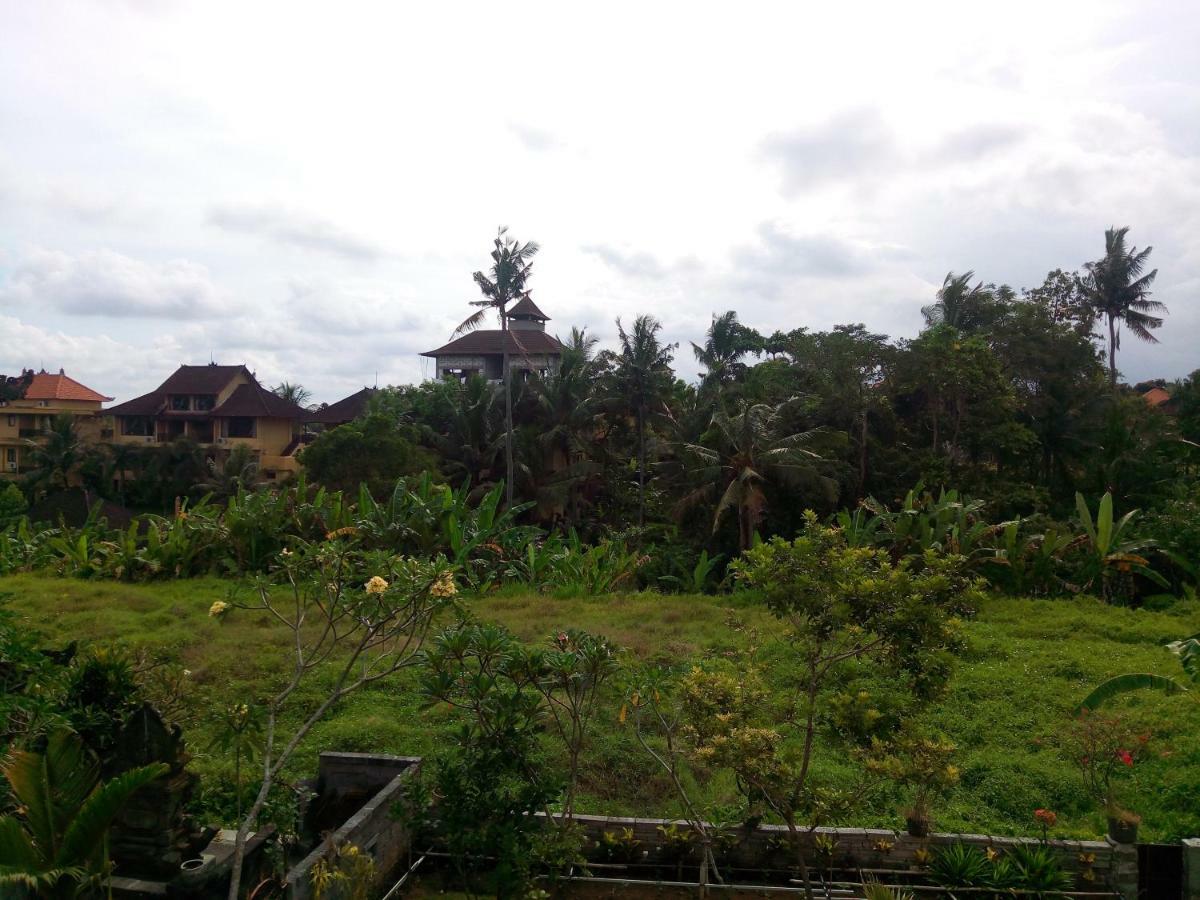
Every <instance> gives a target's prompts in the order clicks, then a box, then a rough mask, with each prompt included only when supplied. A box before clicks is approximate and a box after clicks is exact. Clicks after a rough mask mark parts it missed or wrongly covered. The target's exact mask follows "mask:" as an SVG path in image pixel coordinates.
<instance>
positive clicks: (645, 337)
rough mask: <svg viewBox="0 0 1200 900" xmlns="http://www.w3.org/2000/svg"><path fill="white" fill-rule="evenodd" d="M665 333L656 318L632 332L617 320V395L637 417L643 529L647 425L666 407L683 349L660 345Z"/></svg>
mask: <svg viewBox="0 0 1200 900" xmlns="http://www.w3.org/2000/svg"><path fill="white" fill-rule="evenodd" d="M661 330H662V323H661V322H659V321H658V319H656V318H654V316H638V317H637V318H636V319H634V320H633V329H632V330H631V331H629V332H626V331H625V329H624V327H623V326H622V325H621V320H620V319H617V335H618V336H619V337H620V339H621V352H620V353H619V354H617V358H616V369H615V371H614V373H613V375H614V381H615V387H616V390H615V394H616V396H618V397H620V398H622V402H623V403H624V405H625V406H626V408H627V409H628V410H629V411H631V412H632V413H633V415H634V419H635V421H636V426H637V448H638V525H639V526H640V525H644V524H646V424H647V421H648V420H649V418H650V416H651V415H652V414H654V413H657V412H660V411H661V408H662V407H663V405H664V404H663V398H664V397H665V396H666V395H667V393H668V391H669V390H670V385H671V377H672V373H671V361H672V360H673V359H674V358H675V348H676V347H678V346H679V345H678V344H663V343H662V342H660V341H659V339H658V333H659V332H660V331H661Z"/></svg>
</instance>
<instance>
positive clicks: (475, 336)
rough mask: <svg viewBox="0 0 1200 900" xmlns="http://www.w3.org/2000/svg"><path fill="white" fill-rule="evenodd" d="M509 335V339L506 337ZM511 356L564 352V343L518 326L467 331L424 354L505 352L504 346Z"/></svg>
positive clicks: (423, 354)
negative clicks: (501, 329) (515, 327)
mask: <svg viewBox="0 0 1200 900" xmlns="http://www.w3.org/2000/svg"><path fill="white" fill-rule="evenodd" d="M505 338H507V340H505ZM506 345H507V350H508V353H509V355H510V356H521V355H523V354H527V353H528V354H534V353H550V354H561V353H562V351H563V345H562V344H560V343H559V341H558V338H556V337H555V336H554V335H552V334H547V333H546V332H544V331H534V330H533V329H519V330H509V331H507V332H504V331H496V330H490V331H472V332H469V333H467V334H464V335H463V336H462V337H460V338H459V339H458V340H454V341H451V342H450V343H448V344H446V345H445V346H442V347H438V348H437V349H436V350H427V351H426V352H424V353H422V354H421V355H422V356H448V355H450V354H452V353H504V352H505V347H506Z"/></svg>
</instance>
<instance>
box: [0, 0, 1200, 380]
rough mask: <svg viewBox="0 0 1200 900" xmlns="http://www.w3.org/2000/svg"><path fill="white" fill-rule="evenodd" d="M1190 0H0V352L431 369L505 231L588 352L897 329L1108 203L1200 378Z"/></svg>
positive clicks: (1059, 242) (1057, 253) (160, 362)
mask: <svg viewBox="0 0 1200 900" xmlns="http://www.w3.org/2000/svg"><path fill="white" fill-rule="evenodd" d="M1197 47H1200V6H1198V5H1197V4H1196V3H1195V2H1194V0H1178V2H1159V3H1155V2H1145V0H1137V2H1133V0H1130V2H1126V3H1111V2H1102V0H1100V2H1098V0H1088V2H1080V3H1075V2H1064V0H1049V2H1048V0H1037V2H1029V3H1025V2H1006V3H989V4H982V3H964V2H962V0H955V2H947V3H924V2H910V3H896V2H894V0H888V2H881V3H841V4H834V3H830V4H816V3H798V2H789V3H777V4H774V3H750V2H746V3H736V4H735V3H728V2H726V3H722V4H719V5H717V4H705V3H698V2H694V0H693V2H684V3H666V2H645V0H642V2H638V3H628V4H626V3H620V2H607V3H602V4H601V3H587V4H584V3H572V2H561V0H559V2H551V3H544V4H543V3H531V2H523V3H520V4H515V5H514V4H510V3H487V4H481V5H472V4H467V3H424V4H415V3H414V4H408V3H389V4H385V3H362V4H358V3H352V2H346V0H339V2H337V3H331V2H324V3H313V4H305V3H297V2H294V0H293V2H286V3H268V2H261V0H254V2H245V0H240V2H235V3H224V2H213V0H206V2H196V3H183V2H170V0H164V2H156V0H140V2H135V0H126V2H96V3H84V2H75V3H62V4H59V3H55V2H48V0H38V2H30V0H0V338H2V339H0V372H12V371H15V370H17V369H19V368H20V367H21V366H34V367H40V366H45V367H46V368H47V369H52V370H57V369H58V368H59V367H60V366H61V367H65V368H66V370H67V371H68V372H69V373H70V374H72V375H74V376H75V377H77V378H79V379H80V380H82V381H83V382H85V383H86V384H88V385H90V386H92V387H94V388H96V389H97V390H100V391H102V392H104V393H107V394H111V395H114V396H116V397H117V398H118V399H128V398H129V397H131V396H134V395H136V394H139V393H142V392H144V391H146V390H149V389H151V388H153V387H154V386H156V385H157V384H158V383H159V382H160V381H161V380H162V379H163V378H165V377H166V375H167V374H169V372H170V371H171V370H173V369H174V367H175V366H176V365H178V364H179V363H184V362H187V363H204V362H208V361H209V359H210V357H211V358H213V359H215V360H216V361H218V362H221V363H240V362H245V363H246V364H248V365H249V366H250V367H251V368H252V369H254V370H256V371H257V373H258V375H259V377H260V379H261V380H263V381H264V382H266V383H268V384H274V383H276V382H278V381H279V380H281V379H285V378H286V379H288V380H292V381H299V382H301V383H303V384H304V385H306V386H307V387H309V388H311V389H312V390H313V391H314V393H315V395H316V398H317V399H318V400H326V401H331V400H335V399H338V398H339V397H341V396H343V395H345V394H347V393H349V392H351V391H353V390H356V389H357V388H359V387H361V386H362V385H364V384H373V383H375V382H376V379H378V383H380V384H386V383H402V382H410V381H415V380H419V379H420V378H421V377H423V376H428V375H431V374H432V368H431V365H430V364H429V362H428V361H424V360H422V359H421V358H420V357H418V355H417V354H418V353H419V352H420V351H422V350H428V349H432V348H433V347H436V346H438V345H440V344H441V343H443V342H444V341H445V340H446V339H447V338H448V336H449V334H450V332H451V330H452V329H453V327H454V326H455V325H456V324H457V323H458V322H459V321H460V320H461V319H462V318H464V317H465V315H466V314H467V313H468V312H469V310H468V307H467V302H468V301H470V300H472V299H475V298H476V297H477V294H476V292H475V288H474V286H473V284H472V282H471V272H472V271H473V270H474V269H477V268H482V267H484V266H485V265H486V263H487V262H488V259H487V252H488V250H489V249H490V240H491V238H492V237H493V235H494V233H495V229H496V227H497V225H499V224H507V225H509V226H510V228H511V229H512V232H513V233H514V234H515V235H516V236H517V237H519V238H520V239H522V240H529V239H533V240H537V241H538V242H539V243H541V245H542V253H541V255H540V256H539V257H538V260H537V264H536V266H535V277H534V280H533V282H532V285H533V288H534V298H535V299H536V300H537V302H538V304H539V305H540V306H541V307H542V308H543V309H544V310H545V311H546V312H547V313H548V314H549V315H550V316H552V317H553V321H552V322H551V323H550V327H551V329H553V330H556V331H558V332H559V333H560V334H565V333H566V332H567V331H568V330H569V329H570V326H572V325H580V326H587V327H588V328H589V329H590V330H591V331H592V332H593V333H595V334H597V335H598V336H600V337H601V338H602V339H603V340H605V341H606V342H610V341H611V340H612V338H613V335H614V332H615V328H614V325H613V320H614V319H615V318H616V317H617V316H618V315H620V316H625V317H632V316H634V315H635V314H637V313H651V314H653V315H655V316H657V317H658V318H660V319H661V320H662V321H663V323H664V332H665V335H664V336H665V338H666V339H668V340H670V341H681V342H682V343H683V349H681V351H680V353H679V357H678V358H679V362H680V364H681V365H680V369H681V371H682V372H683V373H684V374H692V373H694V372H695V368H696V367H695V364H694V362H693V360H692V354H691V351H690V347H689V346H688V344H687V341H688V340H697V341H699V340H701V339H702V335H703V332H704V329H705V328H706V327H707V324H708V322H709V320H710V318H711V315H712V314H713V313H714V312H720V311H723V310H726V309H736V310H737V311H738V312H739V314H740V315H741V317H742V320H743V321H745V322H747V323H749V324H751V325H754V326H755V327H757V328H759V329H761V330H763V331H767V332H769V331H773V330H775V329H777V328H779V329H784V330H786V329H790V328H795V327H798V326H808V327H809V328H814V329H816V328H828V327H830V326H832V325H834V324H837V323H845V322H863V323H865V324H866V325H867V326H868V327H869V328H871V329H873V330H875V331H882V332H885V333H888V334H891V335H894V336H912V335H914V334H915V333H916V332H917V330H918V329H919V328H920V325H921V317H920V307H921V305H922V304H925V303H929V302H930V301H931V300H932V299H933V295H934V293H935V291H936V289H937V287H938V286H939V285H940V284H941V281H942V278H943V277H944V276H945V274H946V272H947V271H948V270H951V269H952V270H954V271H956V272H959V271H963V270H966V269H974V270H975V271H976V272H977V273H978V274H979V276H980V277H982V278H983V279H984V280H987V281H995V282H1007V283H1009V284H1011V285H1013V286H1014V287H1017V288H1020V287H1032V286H1035V285H1037V284H1040V283H1041V281H1042V279H1043V278H1044V276H1045V274H1046V273H1047V271H1049V270H1051V269H1054V268H1056V267H1063V268H1065V269H1068V270H1071V269H1075V268H1078V267H1079V266H1080V265H1081V264H1082V263H1083V262H1085V261H1086V260H1089V259H1094V258H1096V257H1097V256H1099V255H1100V254H1101V253H1102V252H1103V246H1104V229H1105V228H1106V227H1107V226H1109V225H1114V224H1115V225H1129V226H1131V227H1132V232H1131V239H1132V241H1133V242H1134V243H1135V244H1137V245H1138V246H1145V245H1148V244H1149V245H1153V246H1154V254H1153V263H1154V265H1156V266H1157V267H1158V269H1159V277H1158V282H1157V286H1156V287H1157V290H1156V298H1157V299H1159V300H1162V301H1163V302H1165V303H1166V304H1168V306H1169V307H1170V315H1169V316H1168V318H1167V324H1166V325H1165V327H1164V328H1162V329H1161V331H1160V332H1159V333H1158V334H1159V336H1160V337H1161V340H1162V343H1161V344H1159V345H1157V346H1147V345H1143V344H1139V343H1137V342H1136V341H1135V340H1134V339H1133V338H1132V337H1128V336H1127V337H1126V340H1125V344H1124V347H1123V350H1122V353H1121V355H1120V356H1119V357H1118V362H1119V363H1120V366H1121V368H1122V370H1124V372H1125V373H1126V375H1127V376H1128V377H1130V379H1131V380H1136V379H1141V378H1146V377H1152V376H1160V375H1161V376H1166V377H1177V376H1181V375H1184V374H1187V373H1188V372H1190V371H1192V370H1194V369H1197V368H1200V348H1198V346H1197V345H1198V343H1200V342H1198V341H1197V338H1198V337H1200V52H1198V51H1197Z"/></svg>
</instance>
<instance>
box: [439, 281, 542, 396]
mask: <svg viewBox="0 0 1200 900" xmlns="http://www.w3.org/2000/svg"><path fill="white" fill-rule="evenodd" d="M505 318H507V319H508V330H507V331H503V330H501V329H498V328H496V329H490V330H484V329H480V330H478V331H471V332H468V333H467V334H464V335H463V336H462V337H460V338H457V339H456V340H453V341H451V342H450V343H448V344H446V345H444V346H442V347H438V348H437V349H436V350H429V351H426V352H425V353H422V354H421V355H422V356H429V357H432V358H433V359H434V361H435V368H436V370H437V375H438V377H439V378H459V379H466V378H469V377H470V376H472V375H482V376H483V377H484V378H486V379H488V380H489V381H500V380H501V377H502V373H503V371H504V355H505V353H507V354H508V367H509V369H510V370H511V371H513V372H515V373H517V374H518V376H519V377H521V378H525V377H528V375H529V373H531V372H536V373H537V374H539V375H547V374H549V373H550V372H553V371H556V370H557V369H558V365H559V363H560V362H561V361H562V350H563V347H562V344H561V343H559V341H558V338H556V337H554V335H552V334H547V333H546V323H547V322H548V321H550V317H549V316H547V315H546V314H545V313H544V312H542V311H541V310H540V309H538V307H537V304H535V303H534V302H533V301H532V300H530V299H529V298H528V297H523V298H522V299H521V300H519V301H518V302H517V303H516V304H514V305H513V307H512V308H511V309H509V310H508V311H507V315H506V316H505Z"/></svg>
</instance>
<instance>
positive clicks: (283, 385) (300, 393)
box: [271, 381, 312, 408]
mask: <svg viewBox="0 0 1200 900" xmlns="http://www.w3.org/2000/svg"><path fill="white" fill-rule="evenodd" d="M271 393H273V394H274V395H275V396H277V397H282V398H283V399H284V400H287V401H288V402H289V403H294V404H295V405H296V406H303V407H305V408H307V407H308V404H309V402H310V401H311V400H312V391H310V390H309V389H308V388H306V387H305V386H304V385H302V384H296V383H294V382H291V381H281V382H280V383H279V384H277V385H275V387H273V388H271Z"/></svg>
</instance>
